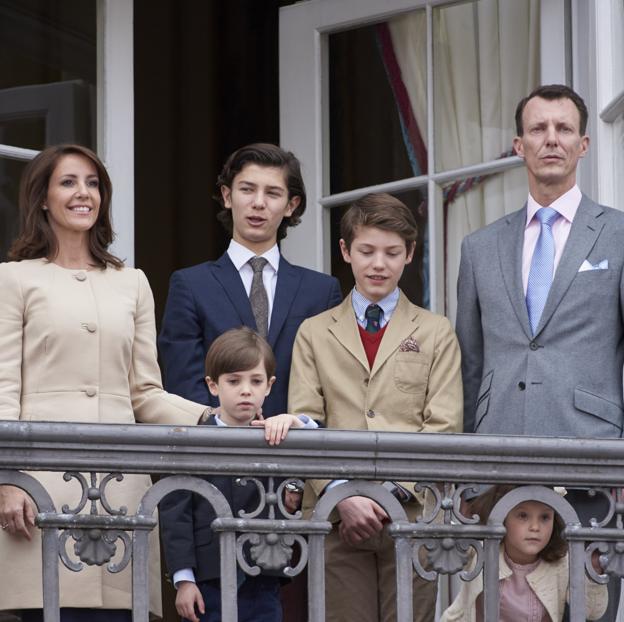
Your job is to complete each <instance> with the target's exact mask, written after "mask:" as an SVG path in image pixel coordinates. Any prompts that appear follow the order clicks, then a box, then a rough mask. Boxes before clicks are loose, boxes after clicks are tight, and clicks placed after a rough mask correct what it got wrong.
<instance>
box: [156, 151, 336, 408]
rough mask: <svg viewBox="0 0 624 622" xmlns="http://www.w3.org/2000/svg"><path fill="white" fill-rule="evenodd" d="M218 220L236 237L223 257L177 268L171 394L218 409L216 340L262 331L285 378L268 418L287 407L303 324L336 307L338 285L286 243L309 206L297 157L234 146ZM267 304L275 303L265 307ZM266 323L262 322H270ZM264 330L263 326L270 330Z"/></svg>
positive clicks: (170, 324)
mask: <svg viewBox="0 0 624 622" xmlns="http://www.w3.org/2000/svg"><path fill="white" fill-rule="evenodd" d="M217 186H218V188H219V195H218V197H216V198H217V199H218V200H219V201H220V202H221V204H222V206H223V209H222V211H221V212H220V213H219V219H220V221H221V223H222V224H223V225H224V226H225V228H226V229H227V230H228V232H230V233H231V235H232V240H231V242H230V245H229V247H228V249H227V251H226V253H225V254H223V255H222V256H221V257H220V258H219V259H217V260H216V261H208V262H205V263H202V264H199V265H197V266H193V267H191V268H185V269H183V270H178V271H177V272H174V273H173V275H172V277H171V282H170V286H169V296H168V299H167V305H166V308H165V313H164V317H163V323H162V330H161V333H160V337H159V339H158V345H159V348H160V354H161V360H162V363H163V371H164V376H165V386H166V387H167V390H168V391H170V392H172V393H176V394H177V395H181V396H183V397H186V398H187V399H192V400H194V401H197V402H200V403H203V404H207V405H209V406H213V407H215V406H217V401H216V398H215V397H214V396H211V395H210V394H209V392H208V389H207V387H206V383H205V382H204V360H205V358H206V353H207V352H208V349H209V348H210V345H211V344H212V342H213V341H214V340H215V339H216V338H217V337H218V336H219V335H220V334H221V333H223V332H225V331H226V330H229V329H230V328H236V327H238V326H241V325H244V326H249V327H250V328H252V329H254V330H258V331H259V333H260V334H261V335H263V336H265V335H266V338H267V341H268V342H269V344H270V345H271V348H272V349H273V352H274V353H275V357H276V359H277V371H276V376H277V380H276V382H275V386H274V387H273V388H272V391H271V394H270V395H269V396H268V397H267V399H266V401H265V403H264V407H263V414H264V416H267V417H270V416H272V415H276V414H279V413H285V412H286V409H287V396H288V377H289V375H290V361H291V358H292V349H293V343H294V341H295V335H296V333H297V329H298V328H299V325H300V324H301V322H303V320H305V319H306V318H308V317H311V316H313V315H316V314H318V313H321V312H322V311H325V310H326V309H329V308H331V307H334V306H335V305H337V304H338V303H339V302H340V301H341V299H342V296H341V292H340V287H339V285H338V281H337V280H336V279H335V278H334V277H331V276H328V275H326V274H321V273H319V272H315V271H314V270H308V269H306V268H302V267H300V266H293V265H292V264H290V263H288V261H286V259H285V258H284V257H283V256H282V255H281V253H280V250H279V247H278V245H277V243H278V241H279V240H281V239H283V238H284V237H286V231H287V229H288V227H292V226H295V225H297V224H298V223H299V222H300V221H301V216H302V214H303V212H304V211H305V207H306V194H305V186H304V184H303V179H302V177H301V169H300V164H299V160H297V158H296V157H295V156H294V155H293V154H292V153H290V152H287V151H284V150H283V149H281V148H279V147H277V146H275V145H270V144H262V143H258V144H252V145H247V146H246V147H242V148H240V149H238V150H237V151H235V152H234V153H233V154H232V155H231V156H230V157H229V158H228V160H227V162H226V163H225V166H224V167H223V170H222V172H221V174H220V175H219V178H218V180H217ZM255 257H260V258H263V259H264V260H266V261H265V262H261V263H264V267H263V268H262V271H261V275H262V284H263V285H264V288H263V289H264V292H265V294H262V291H261V292H260V294H261V296H262V295H266V299H265V301H264V304H265V312H264V317H262V313H261V316H260V324H261V325H260V326H259V325H258V324H257V321H256V318H255V317H254V310H253V309H252V302H251V301H250V295H251V294H252V293H253V292H252V289H253V281H254V278H253V277H254V271H253V268H252V267H251V264H250V263H249V260H253V259H254V258H255ZM266 307H268V308H266ZM262 324H264V326H262ZM267 330H268V333H265V332H264V331H267Z"/></svg>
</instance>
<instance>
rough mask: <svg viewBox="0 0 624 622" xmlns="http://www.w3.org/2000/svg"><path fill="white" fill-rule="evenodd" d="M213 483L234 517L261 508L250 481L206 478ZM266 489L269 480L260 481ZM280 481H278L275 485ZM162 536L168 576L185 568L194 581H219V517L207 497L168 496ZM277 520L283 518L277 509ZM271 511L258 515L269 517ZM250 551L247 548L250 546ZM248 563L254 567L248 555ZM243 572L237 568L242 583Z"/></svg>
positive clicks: (182, 492) (162, 506)
mask: <svg viewBox="0 0 624 622" xmlns="http://www.w3.org/2000/svg"><path fill="white" fill-rule="evenodd" d="M204 425H217V423H216V419H215V417H214V415H212V416H210V417H208V418H207V419H206V421H205V423H204ZM203 479H205V480H206V481H208V482H210V483H212V484H214V485H215V486H216V487H217V488H218V489H219V490H220V491H221V492H222V493H223V495H224V496H225V498H226V499H227V500H228V502H229V504H230V507H231V508H232V514H233V516H234V517H238V515H239V514H238V513H239V510H244V511H245V512H251V511H253V510H255V509H256V508H257V507H258V504H259V501H260V496H259V494H258V488H257V487H256V485H255V483H254V482H252V481H248V482H247V484H246V485H245V486H241V485H239V484H237V483H236V482H237V480H238V479H239V478H238V477H232V476H226V475H210V476H204V478H203ZM257 479H259V480H260V481H261V482H262V483H263V484H264V486H265V490H266V487H267V482H268V480H267V478H257ZM278 484H279V480H278V481H276V482H275V486H277V485H278ZM159 513H160V533H161V537H162V541H163V550H164V555H165V562H166V564H167V570H168V573H169V576H170V577H171V578H172V579H173V574H174V573H175V572H177V571H178V570H182V569H183V568H192V569H193V572H194V573H195V581H197V582H198V583H199V582H200V581H208V580H211V579H218V578H219V576H220V574H221V569H220V555H219V534H218V533H214V532H213V531H212V529H211V528H210V525H211V524H212V521H213V520H214V519H215V518H216V515H215V512H214V510H213V508H212V506H211V505H210V503H209V502H208V500H207V499H204V497H202V496H200V495H198V494H195V493H191V492H188V491H185V490H179V491H176V492H173V493H171V494H169V495H167V496H166V497H165V498H164V499H163V500H162V501H161V502H160V505H159ZM275 514H276V517H277V518H283V516H282V514H281V513H280V512H279V510H277V509H276V513H275ZM267 517H268V508H265V510H264V511H263V512H262V513H261V514H260V515H259V516H258V518H267ZM247 548H248V547H247ZM246 557H247V560H248V562H250V563H251V564H252V565H253V563H252V562H251V560H250V558H249V556H248V555H247V556H246ZM241 573H242V571H241V570H240V568H239V569H238V574H239V580H240V579H241V578H244V577H242V576H241ZM261 574H263V575H270V576H282V577H283V574H282V573H281V572H279V571H265V570H262V572H261Z"/></svg>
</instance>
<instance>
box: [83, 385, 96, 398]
mask: <svg viewBox="0 0 624 622" xmlns="http://www.w3.org/2000/svg"><path fill="white" fill-rule="evenodd" d="M85 393H86V394H87V396H88V397H95V396H96V395H97V389H96V388H95V387H87V388H86V389H85Z"/></svg>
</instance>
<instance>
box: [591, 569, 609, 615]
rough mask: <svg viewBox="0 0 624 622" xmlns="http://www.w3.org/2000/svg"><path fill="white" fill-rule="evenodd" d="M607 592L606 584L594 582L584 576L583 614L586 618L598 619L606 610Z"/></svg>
mask: <svg viewBox="0 0 624 622" xmlns="http://www.w3.org/2000/svg"><path fill="white" fill-rule="evenodd" d="M608 604H609V593H608V592H607V586H606V585H600V584H599V583H594V582H593V581H592V580H591V579H589V578H588V577H587V576H585V609H586V611H585V614H586V616H587V619H588V620H598V619H599V618H601V617H602V616H603V615H604V613H605V611H606V610H607V605H608Z"/></svg>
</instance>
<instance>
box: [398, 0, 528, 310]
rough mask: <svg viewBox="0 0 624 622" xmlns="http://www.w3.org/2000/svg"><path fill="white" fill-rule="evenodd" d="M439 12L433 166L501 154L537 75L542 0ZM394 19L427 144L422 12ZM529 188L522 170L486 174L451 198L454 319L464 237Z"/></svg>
mask: <svg viewBox="0 0 624 622" xmlns="http://www.w3.org/2000/svg"><path fill="white" fill-rule="evenodd" d="M434 11H435V12H434V32H433V37H434V42H433V44H434V108H435V112H434V136H435V137H436V138H435V143H436V144H435V168H436V172H442V171H446V170H451V169H455V168H460V167H462V166H466V165H468V164H476V163H479V162H485V161H489V160H493V159H496V158H498V157H499V156H500V155H501V153H504V152H505V151H507V150H509V148H510V147H511V144H512V139H513V137H514V135H515V126H514V112H515V108H516V104H517V103H518V101H520V99H521V98H522V97H524V96H525V95H527V94H528V93H529V92H530V91H531V90H532V89H533V88H534V87H535V86H537V84H538V82H539V0H480V1H479V2H468V3H464V4H459V5H453V6H450V7H446V8H440V9H437V8H436V9H435V10H434ZM388 26H389V29H390V33H391V36H392V43H393V47H394V52H395V55H396V58H397V62H398V64H399V66H400V69H401V75H402V79H403V82H404V84H405V86H406V89H407V91H408V93H409V96H410V103H411V105H412V109H413V112H414V116H415V118H416V120H417V123H418V126H419V129H420V132H421V135H422V138H423V140H424V142H425V144H426V142H427V105H426V101H427V99H426V97H427V94H426V93H427V90H426V85H427V82H426V47H425V46H426V22H425V14H424V11H414V12H412V13H407V14H405V15H402V16H400V17H397V18H395V19H392V20H391V21H390V22H389V23H388ZM427 147H428V148H429V145H427ZM431 172H432V171H430V173H431ZM526 194H527V186H526V174H525V173H524V171H523V169H517V170H512V171H509V172H507V173H504V174H500V175H496V176H495V177H492V178H490V179H488V180H487V181H485V182H484V183H483V184H481V185H479V186H477V187H476V188H474V189H473V190H471V191H470V192H468V193H466V194H464V195H462V196H460V197H459V198H457V199H456V200H455V201H454V202H453V203H452V204H451V205H450V207H449V212H448V224H447V230H446V239H447V264H446V282H447V292H446V296H447V312H448V315H449V317H450V318H452V319H454V318H455V313H456V308H457V299H456V283H457V272H458V267H459V253H460V245H461V241H462V239H463V237H464V236H465V235H466V234H468V233H470V232H472V231H474V230H476V229H479V228H480V227H482V226H484V225H486V224H489V223H490V222H493V221H494V220H496V219H497V218H500V217H501V216H503V215H504V214H506V213H509V212H512V211H514V210H516V209H519V208H520V207H522V205H523V203H524V201H525V199H526Z"/></svg>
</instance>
